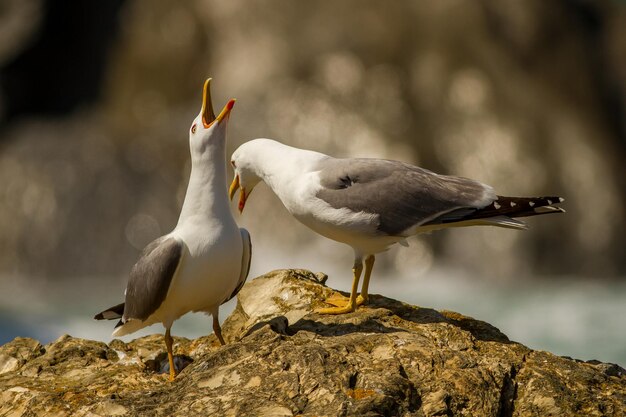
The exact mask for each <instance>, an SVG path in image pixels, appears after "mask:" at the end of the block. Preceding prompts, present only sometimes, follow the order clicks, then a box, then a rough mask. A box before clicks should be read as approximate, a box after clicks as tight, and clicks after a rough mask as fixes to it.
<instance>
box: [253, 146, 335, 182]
mask: <svg viewBox="0 0 626 417" xmlns="http://www.w3.org/2000/svg"><path fill="white" fill-rule="evenodd" d="M254 158H255V160H254V162H255V163H254V166H255V169H256V174H257V176H258V177H259V178H261V179H262V180H263V181H264V182H265V183H266V184H267V185H268V186H269V187H270V188H271V189H273V190H274V192H275V193H277V194H278V193H279V189H280V188H282V186H286V185H287V184H288V183H290V182H292V181H294V180H296V179H297V177H298V175H296V174H303V173H306V172H313V171H315V170H316V167H317V163H318V161H320V160H322V159H325V158H328V155H325V154H323V153H319V152H315V151H309V150H306V149H298V148H293V147H291V146H287V145H283V144H282V143H280V142H276V141H273V140H267V142H264V146H259V147H258V151H257V152H255V153H254Z"/></svg>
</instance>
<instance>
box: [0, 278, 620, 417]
mask: <svg viewBox="0 0 626 417" xmlns="http://www.w3.org/2000/svg"><path fill="white" fill-rule="evenodd" d="M323 278H324V277H323V276H322V274H318V275H314V274H312V273H310V272H308V271H301V270H282V271H274V272H271V273H268V274H266V275H264V276H262V277H259V278H257V279H255V280H253V281H251V282H249V283H248V284H247V285H246V286H245V287H244V288H243V289H242V291H241V293H240V294H239V296H238V301H239V302H238V305H237V308H236V310H235V312H234V313H233V314H232V315H231V316H230V317H229V318H228V319H227V320H226V322H225V323H224V326H223V329H224V334H225V336H226V339H227V342H228V343H229V344H228V345H226V346H224V347H220V346H219V345H218V343H217V340H216V339H215V337H214V336H213V335H210V336H207V337H203V338H200V339H197V340H187V339H183V338H176V339H175V345H174V349H175V353H176V354H177V361H178V364H179V365H180V366H184V365H187V366H186V367H185V368H184V369H183V371H182V372H181V373H180V375H179V376H178V377H177V379H176V380H175V381H174V382H173V383H169V382H168V381H167V375H166V374H162V373H159V372H158V371H161V370H162V368H163V364H164V361H163V360H164V359H165V357H164V350H165V347H164V345H163V339H162V335H154V336H149V337H144V338H141V339H137V340H134V341H132V342H130V343H123V342H121V341H119V340H113V341H112V342H111V343H109V344H108V345H107V344H105V343H102V342H95V341H89V340H83V339H77V338H73V337H70V336H63V337H61V338H60V339H58V340H57V341H55V342H53V343H51V344H49V345H45V346H42V345H41V344H40V343H39V342H37V341H36V340H32V339H25V338H17V339H15V340H13V341H12V342H10V343H7V344H6V345H4V346H2V347H0V415H2V416H34V415H37V416H40V415H41V416H43V415H45V416H118V415H128V416H134V415H142V416H143V415H158V416H166V415H167V416H170V415H184V416H193V415H202V416H209V415H210V416H222V415H223V416H296V415H303V416H378V415H384V416H457V415H458V416H574V415H576V416H622V415H624V413H625V409H626V376H625V375H624V372H625V371H624V369H622V368H620V367H619V366H617V365H610V364H603V363H583V362H580V361H576V360H572V359H568V358H563V357H558V356H555V355H553V354H550V353H548V352H541V351H534V350H532V349H529V348H527V347H525V346H523V345H521V344H518V343H515V342H512V341H509V339H508V338H507V337H506V336H505V335H504V334H502V333H501V332H500V331H499V330H498V329H496V328H494V327H493V326H491V325H489V324H487V323H484V322H481V321H478V320H475V319H472V318H470V317H465V316H463V315H461V314H458V313H453V312H449V311H441V312H439V311H435V310H432V309H429V308H422V307H416V306H411V305H407V304H403V303H401V302H398V301H395V300H392V299H388V298H385V297H382V296H373V297H372V298H371V304H370V305H369V306H367V307H365V308H360V309H359V310H357V311H356V312H354V313H352V314H348V315H343V316H320V315H318V314H316V313H315V312H314V311H313V309H314V308H316V307H318V306H320V305H321V303H320V301H319V300H320V299H321V298H322V297H326V296H329V295H330V294H331V293H332V292H333V290H332V289H330V288H328V287H326V286H324V285H322V281H323Z"/></svg>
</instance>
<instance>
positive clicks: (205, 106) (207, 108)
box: [200, 78, 236, 129]
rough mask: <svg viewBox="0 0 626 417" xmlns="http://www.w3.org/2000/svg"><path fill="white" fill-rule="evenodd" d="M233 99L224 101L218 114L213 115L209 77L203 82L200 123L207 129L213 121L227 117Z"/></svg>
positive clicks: (233, 102)
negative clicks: (224, 103)
mask: <svg viewBox="0 0 626 417" xmlns="http://www.w3.org/2000/svg"><path fill="white" fill-rule="evenodd" d="M235 101H236V100H235V99H234V98H233V99H230V100H228V103H226V105H225V106H224V108H223V109H222V111H221V112H220V114H219V115H218V116H217V117H215V112H214V111H213V103H212V101H211V78H208V79H207V80H206V81H205V82H204V89H203V90H202V110H201V111H200V113H201V114H202V124H203V125H204V128H205V129H208V128H209V127H211V125H212V124H213V123H214V122H215V121H217V123H220V122H221V121H222V120H223V119H224V118H225V117H227V116H228V114H229V113H230V111H231V110H232V108H233V106H234V105H235Z"/></svg>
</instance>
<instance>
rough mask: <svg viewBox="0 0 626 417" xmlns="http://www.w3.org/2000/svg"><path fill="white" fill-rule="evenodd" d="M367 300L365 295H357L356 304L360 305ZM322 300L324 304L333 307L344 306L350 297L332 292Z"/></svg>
mask: <svg viewBox="0 0 626 417" xmlns="http://www.w3.org/2000/svg"><path fill="white" fill-rule="evenodd" d="M367 301H368V297H367V295H366V296H365V297H363V296H362V295H359V296H358V297H357V298H356V305H357V306H360V305H362V304H367ZM324 302H325V303H326V304H330V305H333V306H335V307H345V306H347V305H348V304H349V303H350V297H346V296H345V295H342V294H340V293H338V292H334V293H333V295H331V296H330V297H328V298H327V299H325V300H324Z"/></svg>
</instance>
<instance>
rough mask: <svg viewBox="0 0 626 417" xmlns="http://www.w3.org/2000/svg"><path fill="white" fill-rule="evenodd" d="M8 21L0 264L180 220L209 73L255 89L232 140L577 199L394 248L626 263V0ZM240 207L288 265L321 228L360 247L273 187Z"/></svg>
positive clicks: (507, 266) (419, 264) (147, 10)
mask: <svg viewBox="0 0 626 417" xmlns="http://www.w3.org/2000/svg"><path fill="white" fill-rule="evenodd" d="M0 40H1V41H0V67H1V69H0V87H1V89H0V120H1V123H2V125H1V127H0V247H1V248H2V250H1V251H0V279H11V277H16V276H28V277H32V279H39V280H46V279H54V280H55V281H56V282H59V281H61V280H69V279H71V278H76V277H97V276H103V275H106V276H119V277H122V278H120V279H121V280H123V281H125V274H126V273H127V271H128V270H129V269H130V266H131V265H132V264H133V262H134V261H135V260H136V257H137V255H138V252H139V250H140V249H141V248H142V247H143V246H144V245H145V244H146V243H147V242H149V241H150V240H151V239H153V238H155V237H157V236H159V235H160V234H162V233H166V232H168V231H169V230H171V228H172V227H173V226H174V225H175V224H176V220H177V216H178V210H179V208H180V205H181V202H182V198H183V196H184V192H185V188H186V180H187V176H188V171H189V165H188V143H187V129H188V128H189V123H190V122H191V120H192V119H193V118H194V117H195V115H196V114H197V113H198V111H199V108H200V90H201V86H202V82H203V81H204V79H205V78H206V77H208V76H211V77H213V79H214V84H213V94H214V103H215V104H216V107H220V108H221V105H222V104H223V103H225V102H226V100H227V99H228V98H230V97H236V98H238V99H239V100H238V102H237V105H236V108H235V109H234V111H233V116H232V118H231V125H230V133H229V141H230V143H229V153H230V152H232V150H234V149H235V148H236V147H237V146H238V145H239V144H240V143H242V142H244V141H246V140H248V139H251V138H254V137H263V136H264V137H272V138H275V139H278V140H282V141H284V142H286V143H289V144H293V145H295V146H301V147H307V148H311V149H315V150H319V151H323V152H326V153H330V154H333V155H336V156H371V157H385V158H392V159H401V160H404V161H407V162H412V163H416V164H419V165H421V166H424V167H426V168H429V169H432V170H435V171H437V172H441V173H448V174H456V175H462V176H467V177H471V178H475V179H478V180H482V181H484V182H486V183H489V184H491V185H493V186H494V187H496V190H497V191H498V192H499V193H500V194H503V195H529V196H532V195H541V194H556V195H562V196H564V197H565V198H566V203H565V204H564V207H565V208H566V210H567V211H568V213H567V214H565V215H561V216H554V217H549V218H541V219H531V220H530V221H529V223H530V226H531V229H530V231H528V232H525V233H519V232H511V231H508V230H494V229H489V228H472V229H458V230H452V231H445V232H440V233H437V234H433V235H432V236H430V235H428V236H423V237H419V238H417V239H415V240H414V241H413V242H412V248H410V249H403V250H394V251H392V252H390V254H389V255H388V256H381V257H379V258H380V266H379V268H381V269H382V268H383V267H385V266H387V267H390V266H393V267H394V268H400V269H401V270H403V271H405V272H409V273H410V272H411V271H414V272H415V273H418V272H420V271H426V270H428V269H429V268H430V266H431V265H433V263H434V262H436V263H437V264H443V265H454V266H460V267H463V268H466V269H467V270H471V271H474V272H475V273H479V274H484V275H487V276H491V277H503V278H506V277H514V276H519V275H523V274H533V275H546V274H551V275H572V274H579V275H584V276H592V277H600V278H603V277H616V276H620V275H622V276H623V275H624V272H626V257H625V256H624V247H626V234H625V233H624V230H625V226H626V224H625V223H626V222H625V218H626V213H625V204H624V203H625V201H626V191H625V190H626V175H625V174H626V172H625V169H624V164H625V163H626V111H625V105H626V5H625V3H623V2H619V1H611V0H603V1H594V2H591V1H583V0H578V1H553V2H544V1H541V0H532V1H527V2H523V3H521V2H516V1H512V0H506V1H502V0H492V1H486V0H485V1H476V2H467V1H465V2H463V1H457V0H445V1H437V2H414V1H395V2H376V1H364V0H350V1H342V2H292V1H288V0H273V1H269V0H266V1H258V2H244V1H243V0H234V1H228V2H216V1H208V0H197V1H192V2H177V1H174V0H150V1H148V0H133V1H130V0H127V1H121V0H118V1H114V2H100V3H97V4H96V3H92V2H86V1H78V0H73V1H61V0H49V1H44V0H3V1H2V3H1V5H0ZM239 219H241V223H242V224H244V225H245V226H246V227H248V229H249V230H250V231H251V233H252V236H253V239H254V243H255V247H256V248H261V249H260V250H261V252H257V253H264V252H263V250H264V249H263V248H269V247H271V248H274V252H273V253H277V254H279V256H281V257H283V258H282V259H283V260H280V261H278V262H276V264H277V265H276V267H281V266H282V267H288V266H297V265H291V264H290V262H289V260H290V259H292V257H297V256H298V251H299V249H298V248H302V250H300V253H304V248H311V247H313V248H315V249H316V251H317V252H316V253H319V259H320V260H321V259H327V260H328V262H333V261H339V262H345V263H346V265H349V264H350V261H345V259H344V256H343V255H345V253H344V252H337V248H338V246H337V245H336V244H334V243H330V242H327V241H323V240H322V238H320V237H318V236H317V235H315V234H313V233H311V232H309V231H308V230H307V229H305V228H304V227H303V226H301V225H299V224H298V223H297V222H295V221H294V220H293V219H291V218H290V217H289V216H288V215H287V213H286V212H285V210H284V209H282V207H281V206H280V204H279V202H278V200H277V199H276V198H275V197H273V196H271V195H270V193H269V192H268V190H267V189H266V188H265V187H260V189H259V190H257V191H255V195H254V196H252V197H251V200H250V203H249V204H248V206H247V208H246V212H245V213H244V215H243V217H239ZM346 253H348V252H346ZM348 258H349V256H348ZM320 262H321V261H320ZM318 269H319V270H323V269H324V266H323V265H322V264H320V266H319V268H318Z"/></svg>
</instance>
